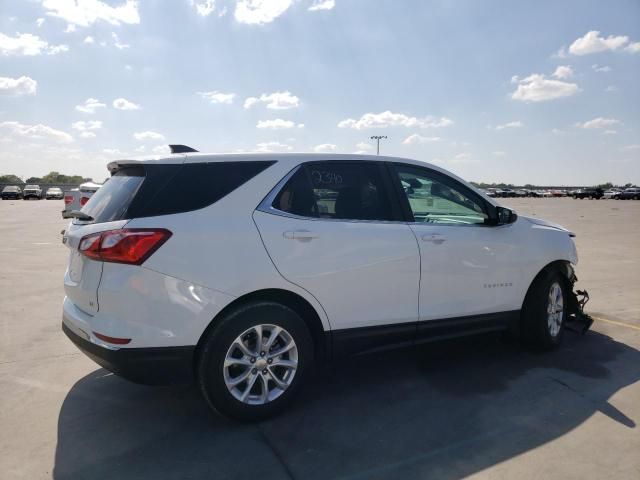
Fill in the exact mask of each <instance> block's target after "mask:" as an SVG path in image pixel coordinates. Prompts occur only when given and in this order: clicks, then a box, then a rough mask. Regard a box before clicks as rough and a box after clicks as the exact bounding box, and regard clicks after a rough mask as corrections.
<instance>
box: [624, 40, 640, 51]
mask: <svg viewBox="0 0 640 480" xmlns="http://www.w3.org/2000/svg"><path fill="white" fill-rule="evenodd" d="M625 50H626V51H627V52H629V53H640V42H633V43H630V44H629V45H627V46H626V47H625Z"/></svg>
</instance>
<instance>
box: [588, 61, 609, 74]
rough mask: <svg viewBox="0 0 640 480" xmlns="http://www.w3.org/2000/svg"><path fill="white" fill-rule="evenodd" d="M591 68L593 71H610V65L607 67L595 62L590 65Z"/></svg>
mask: <svg viewBox="0 0 640 480" xmlns="http://www.w3.org/2000/svg"><path fill="white" fill-rule="evenodd" d="M591 68H593V71H594V72H605V73H606V72H610V71H611V67H607V66H606V65H598V64H597V63H594V64H593V65H591Z"/></svg>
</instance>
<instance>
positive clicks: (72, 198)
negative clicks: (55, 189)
mask: <svg viewBox="0 0 640 480" xmlns="http://www.w3.org/2000/svg"><path fill="white" fill-rule="evenodd" d="M100 187H102V185H100V184H98V183H93V182H87V183H83V184H82V185H80V186H79V187H78V188H73V189H71V190H69V191H67V192H64V210H62V218H71V212H75V211H80V209H81V208H82V207H83V206H84V205H85V204H86V203H87V202H88V201H89V199H90V198H91V197H92V196H93V194H94V193H96V192H97V191H98V190H99V189H100Z"/></svg>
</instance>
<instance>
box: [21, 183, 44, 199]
mask: <svg viewBox="0 0 640 480" xmlns="http://www.w3.org/2000/svg"><path fill="white" fill-rule="evenodd" d="M30 198H35V199H36V200H40V199H41V198H42V189H41V188H40V185H27V186H26V187H24V190H23V191H22V199H23V200H29V199H30Z"/></svg>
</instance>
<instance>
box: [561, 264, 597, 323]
mask: <svg viewBox="0 0 640 480" xmlns="http://www.w3.org/2000/svg"><path fill="white" fill-rule="evenodd" d="M569 281H570V284H571V294H570V295H569V305H568V307H569V311H568V318H567V324H566V328H568V329H569V330H571V331H573V332H577V333H580V334H582V335H584V334H585V333H587V331H588V330H589V328H591V325H592V324H593V318H591V316H590V315H589V314H587V313H585V311H584V306H585V305H586V304H587V302H588V301H589V293H588V292H587V291H586V290H575V291H574V290H573V286H574V285H575V283H576V282H577V281H578V277H576V275H575V273H573V272H572V273H571V278H570V279H569Z"/></svg>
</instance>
